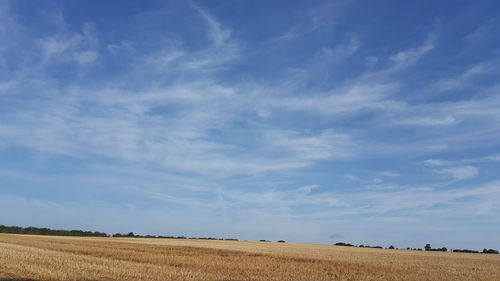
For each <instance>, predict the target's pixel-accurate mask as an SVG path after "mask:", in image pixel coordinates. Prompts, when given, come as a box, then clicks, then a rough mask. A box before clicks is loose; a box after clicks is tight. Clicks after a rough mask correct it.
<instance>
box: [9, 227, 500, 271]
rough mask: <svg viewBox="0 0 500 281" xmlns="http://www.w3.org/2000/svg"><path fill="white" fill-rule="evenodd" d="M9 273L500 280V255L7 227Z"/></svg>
mask: <svg viewBox="0 0 500 281" xmlns="http://www.w3.org/2000/svg"><path fill="white" fill-rule="evenodd" d="M6 280H19V281H21V280H33V281H34V280H124V281H126V280H198V281H202V280H220V281H230V280H262V281H264V280H290V281H292V280H294V281H295V280H297V281H299V280H308V281H321V280H353V281H363V280H366V281H368V280H409V281H411V280H436V281H447V280H450V281H460V280H471V281H472V280H474V281H477V280H488V281H494V280H500V256H499V255H482V254H462V253H435V252H432V253H431V252H413V251H398V250H385V249H365V248H351V247H336V246H325V245H309V244H292V243H268V242H238V241H213V240H177V239H142V238H73V237H49V236H24V235H9V234H0V281H6Z"/></svg>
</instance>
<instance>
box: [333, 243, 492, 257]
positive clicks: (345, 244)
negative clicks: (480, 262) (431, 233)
mask: <svg viewBox="0 0 500 281" xmlns="http://www.w3.org/2000/svg"><path fill="white" fill-rule="evenodd" d="M334 245H335V246H344V247H360V248H375V249H383V247H381V246H368V245H359V246H355V245H353V244H349V243H344V242H338V243H335V244H334ZM387 249H391V250H400V249H398V248H396V247H394V246H392V245H391V246H389V247H387ZM401 250H403V249H401ZM406 250H413V251H423V250H422V248H418V249H417V248H409V247H408V248H406ZM424 250H425V251H430V252H448V248H446V247H442V248H432V246H431V244H426V245H425V247H424ZM450 252H453V253H474V254H479V253H482V254H499V252H498V250H495V249H483V251H482V252H480V251H474V250H468V249H455V250H450Z"/></svg>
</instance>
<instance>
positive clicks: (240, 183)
mask: <svg viewBox="0 0 500 281" xmlns="http://www.w3.org/2000/svg"><path fill="white" fill-rule="evenodd" d="M499 11H500V4H498V2H497V1H474V2H471V1H438V2H436V1H412V2H410V1H243V0H234V1H198V2H195V1H147V2H146V3H145V2H144V1H78V2H77V1H36V2H33V1H0V224H5V225H23V226H28V225H33V226H43V227H52V228H64V229H68V228H69V229H72V228H76V229H86V230H100V231H106V232H109V233H114V232H128V231H134V232H135V233H141V234H163V235H185V236H214V237H226V238H229V237H235V238H240V239H245V240H259V239H268V240H278V239H284V240H287V241H294V242H309V243H335V242H339V241H345V242H351V243H358V244H371V245H375V244H376V245H382V246H388V245H391V244H393V245H395V246H397V247H407V246H409V247H422V246H423V245H425V243H432V244H433V245H434V246H436V247H438V246H439V247H442V246H446V247H449V248H453V247H455V248H456V247H462V248H478V249H482V248H483V247H487V248H500V240H499V238H498V237H499V236H498V233H499V232H500V216H499V215H498V214H499V211H500V173H499V168H500V142H499V140H500V127H499V124H500V79H499V77H500V76H499V74H500V36H498V26H499V25H500V12H499Z"/></svg>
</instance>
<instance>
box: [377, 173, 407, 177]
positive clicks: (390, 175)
mask: <svg viewBox="0 0 500 281" xmlns="http://www.w3.org/2000/svg"><path fill="white" fill-rule="evenodd" d="M377 175H379V176H381V177H388V178H397V177H401V174H398V173H394V172H378V173H377Z"/></svg>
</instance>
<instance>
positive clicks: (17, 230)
mask: <svg viewBox="0 0 500 281" xmlns="http://www.w3.org/2000/svg"><path fill="white" fill-rule="evenodd" d="M0 233H9V234H30V235H54V236H84V237H85V236H89V237H121V238H168V239H203V240H228V241H238V239H234V238H214V237H185V236H161V235H158V236H156V235H136V234H134V233H133V232H129V233H127V234H122V233H115V234H113V235H108V234H107V233H104V232H99V231H95V232H92V231H83V230H54V229H50V228H39V227H32V226H30V227H20V226H5V225H0Z"/></svg>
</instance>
